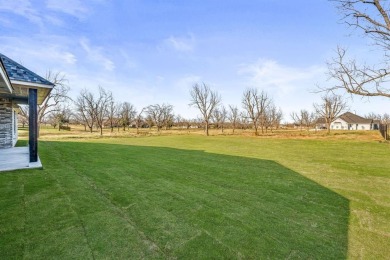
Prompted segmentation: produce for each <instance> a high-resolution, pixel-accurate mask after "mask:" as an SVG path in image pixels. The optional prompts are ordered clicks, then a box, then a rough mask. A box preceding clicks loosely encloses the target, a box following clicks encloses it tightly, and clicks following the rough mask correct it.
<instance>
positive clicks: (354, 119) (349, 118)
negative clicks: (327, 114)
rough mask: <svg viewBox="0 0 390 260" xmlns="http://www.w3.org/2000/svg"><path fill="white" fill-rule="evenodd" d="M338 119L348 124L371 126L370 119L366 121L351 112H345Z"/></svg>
mask: <svg viewBox="0 0 390 260" xmlns="http://www.w3.org/2000/svg"><path fill="white" fill-rule="evenodd" d="M339 118H340V119H342V120H344V121H345V122H347V123H348V124H371V123H372V119H367V118H364V117H361V116H358V115H355V114H353V113H351V112H346V113H344V114H342V115H341V116H339Z"/></svg>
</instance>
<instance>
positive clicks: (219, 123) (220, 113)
mask: <svg viewBox="0 0 390 260" xmlns="http://www.w3.org/2000/svg"><path fill="white" fill-rule="evenodd" d="M226 117H227V110H226V108H225V106H221V107H217V108H215V109H214V111H213V114H212V120H213V121H214V124H215V126H216V127H217V128H221V131H222V133H223V130H224V126H225V121H226Z"/></svg>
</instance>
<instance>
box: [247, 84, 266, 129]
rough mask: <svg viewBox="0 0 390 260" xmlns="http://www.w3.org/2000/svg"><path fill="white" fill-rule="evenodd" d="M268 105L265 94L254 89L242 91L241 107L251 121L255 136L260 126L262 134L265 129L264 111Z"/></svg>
mask: <svg viewBox="0 0 390 260" xmlns="http://www.w3.org/2000/svg"><path fill="white" fill-rule="evenodd" d="M269 104H270V98H269V97H268V95H267V93H265V92H264V91H261V92H260V93H259V92H258V91H257V89H256V88H250V89H247V90H245V91H244V94H243V98H242V106H243V108H244V109H245V111H246V112H247V115H248V117H249V118H250V119H251V120H252V124H253V127H254V129H255V135H258V127H259V125H260V126H261V131H262V133H264V127H265V120H266V117H265V110H266V108H267V107H268V106H269Z"/></svg>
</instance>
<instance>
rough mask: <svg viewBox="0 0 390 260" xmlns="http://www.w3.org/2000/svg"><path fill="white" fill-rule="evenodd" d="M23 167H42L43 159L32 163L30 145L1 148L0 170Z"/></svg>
mask: <svg viewBox="0 0 390 260" xmlns="http://www.w3.org/2000/svg"><path fill="white" fill-rule="evenodd" d="M21 169H42V163H41V160H40V159H39V157H38V161H37V162H34V163H30V162H29V150H28V147H13V148H6V149H0V172H3V171H13V170H21Z"/></svg>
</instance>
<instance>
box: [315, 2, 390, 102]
mask: <svg viewBox="0 0 390 260" xmlns="http://www.w3.org/2000/svg"><path fill="white" fill-rule="evenodd" d="M333 2H336V4H337V7H338V9H339V10H340V12H341V14H342V15H343V17H342V18H343V20H344V21H345V23H346V24H347V25H348V26H350V27H352V28H356V29H358V30H360V31H361V32H363V33H364V34H363V35H364V36H365V37H368V38H370V39H371V40H372V42H373V43H374V46H377V47H378V50H379V51H382V52H383V55H382V57H383V59H384V60H383V61H379V62H378V64H377V65H376V66H374V65H367V64H363V65H362V64H359V63H358V61H357V60H355V59H348V58H347V57H346V49H345V48H342V47H338V48H337V56H336V58H334V59H333V60H332V61H331V62H329V63H328V68H329V74H330V77H331V78H334V79H336V80H337V82H338V83H337V84H336V86H333V87H328V88H323V89H322V90H326V91H334V90H337V89H343V90H345V91H347V92H348V93H351V94H355V95H360V96H366V97H375V96H383V97H388V98H390V88H389V87H388V85H386V82H387V81H388V80H389V76H390V68H389V56H388V55H387V52H388V51H389V50H390V19H389V12H390V10H389V8H388V4H387V3H386V1H381V0H370V1H366V0H333Z"/></svg>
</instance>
